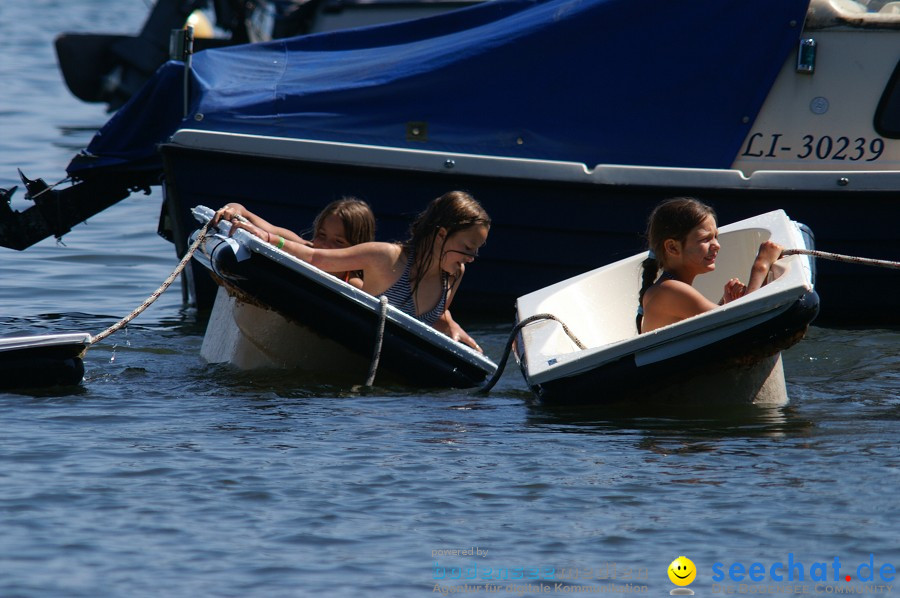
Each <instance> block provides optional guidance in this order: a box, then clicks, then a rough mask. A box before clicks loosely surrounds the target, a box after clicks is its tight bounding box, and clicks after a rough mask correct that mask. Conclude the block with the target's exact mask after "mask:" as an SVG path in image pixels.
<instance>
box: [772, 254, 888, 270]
mask: <svg viewBox="0 0 900 598" xmlns="http://www.w3.org/2000/svg"><path fill="white" fill-rule="evenodd" d="M781 255H782V257H784V256H786V255H809V256H812V257H816V258H822V259H825V260H834V261H836V262H847V263H848V264H862V265H864V266H879V267H881V268H894V269H896V270H900V262H892V261H889V260H876V259H872V258H868V257H856V256H853V255H841V254H840V253H829V252H827V251H819V250H817V249H785V250H784V251H782V252H781Z"/></svg>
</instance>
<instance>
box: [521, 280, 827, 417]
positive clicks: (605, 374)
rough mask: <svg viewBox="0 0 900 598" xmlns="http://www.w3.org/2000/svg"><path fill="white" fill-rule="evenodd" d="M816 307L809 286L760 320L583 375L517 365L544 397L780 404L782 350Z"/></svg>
mask: <svg viewBox="0 0 900 598" xmlns="http://www.w3.org/2000/svg"><path fill="white" fill-rule="evenodd" d="M818 310H819V297H818V295H817V293H816V292H815V291H809V292H808V293H806V294H805V295H803V297H801V298H800V299H799V300H797V301H796V302H795V303H794V304H793V305H792V306H790V308H789V309H787V310H786V311H784V312H783V313H781V314H778V315H776V316H774V317H772V318H771V319H769V320H768V321H766V322H764V323H762V324H758V325H756V326H754V327H752V328H750V329H747V330H745V331H743V332H740V333H738V334H735V335H733V336H730V337H727V338H723V339H722V340H720V341H717V342H714V343H711V344H708V345H706V346H703V347H700V348H697V349H694V350H692V351H686V352H683V353H681V354H677V355H673V356H671V357H669V358H667V359H664V360H660V361H656V362H653V363H648V364H644V365H639V364H638V363H637V360H636V358H635V355H634V354H630V355H626V356H623V357H622V358H620V359H618V360H616V361H613V362H611V363H607V364H604V365H601V366H598V367H596V368H593V369H591V370H589V371H587V372H584V373H581V374H577V375H573V376H566V377H560V378H557V379H555V380H550V381H546V382H543V383H539V384H531V383H530V382H529V379H528V374H527V372H526V368H527V362H526V361H525V360H522V361H521V362H520V364H521V366H522V371H523V374H524V375H525V378H526V382H529V387H530V388H531V390H532V391H533V392H534V394H535V395H536V396H537V397H538V398H539V399H541V400H543V401H546V402H565V403H585V404H592V405H597V404H603V403H613V402H638V403H641V402H678V403H690V402H692V401H702V402H704V403H710V402H717V401H722V402H728V403H756V404H767V405H773V404H781V403H785V402H787V396H786V394H785V391H784V373H783V370H782V368H781V359H780V355H781V351H782V350H784V349H787V348H789V347H791V346H793V345H794V344H796V343H797V342H798V341H800V340H801V339H802V338H803V336H804V335H805V334H806V331H807V329H808V327H809V324H810V323H811V322H812V321H813V319H814V318H815V317H816V314H817V313H818Z"/></svg>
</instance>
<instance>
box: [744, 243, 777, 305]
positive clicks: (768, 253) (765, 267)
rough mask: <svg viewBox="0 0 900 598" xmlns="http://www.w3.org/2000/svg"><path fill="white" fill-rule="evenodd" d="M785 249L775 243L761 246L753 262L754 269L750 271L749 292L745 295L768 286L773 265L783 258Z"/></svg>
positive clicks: (745, 292)
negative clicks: (767, 278)
mask: <svg viewBox="0 0 900 598" xmlns="http://www.w3.org/2000/svg"><path fill="white" fill-rule="evenodd" d="M782 251H784V248H783V247H782V246H781V245H779V244H778V243H775V242H773V241H766V242H764V243H762V244H761V245H760V246H759V252H757V254H756V259H755V260H754V261H753V267H752V268H751V269H750V280H749V281H748V282H747V290H746V291H744V294H745V295H746V294H747V293H752V292H753V291H755V290H756V289H758V288H760V287H762V286H763V285H764V284H766V276H768V275H769V270H771V269H772V264H774V263H775V262H777V261H778V258H780V257H781V252H782Z"/></svg>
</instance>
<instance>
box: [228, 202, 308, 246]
mask: <svg viewBox="0 0 900 598" xmlns="http://www.w3.org/2000/svg"><path fill="white" fill-rule="evenodd" d="M233 218H243V219H245V220H247V221H248V222H249V223H250V224H252V225H253V226H255V227H257V228H259V229H261V230H264V231H265V232H267V233H269V234H271V235H273V236H274V237H275V238H277V237H284V238H285V239H286V240H288V241H294V242H295V243H306V244H309V242H308V241H306V240H304V239H303V238H302V237H301V236H300V235H298V234H297V233H295V232H294V231H292V230H290V229H287V228H284V227H281V226H275V225H274V224H272V223H270V222H268V221H267V220H266V219H264V218H262V217H261V216H258V215H256V214H254V213H253V212H251V211H250V210H248V209H247V208H245V207H244V206H242V205H241V204H239V203H229V204H226V205H225V207H223V208H219V209H218V210H217V211H216V215H215V216H214V217H213V221H212V224H213V226H215V225H216V224H218V223H219V221H221V220H232V219H233ZM257 236H259V235H257Z"/></svg>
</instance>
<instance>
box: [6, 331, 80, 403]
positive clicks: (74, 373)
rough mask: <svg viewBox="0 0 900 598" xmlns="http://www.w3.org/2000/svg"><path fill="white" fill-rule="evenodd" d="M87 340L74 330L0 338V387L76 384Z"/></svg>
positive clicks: (26, 387)
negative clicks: (54, 333)
mask: <svg viewBox="0 0 900 598" xmlns="http://www.w3.org/2000/svg"><path fill="white" fill-rule="evenodd" d="M89 341H90V335H88V334H77V333H76V334H57V335H44V336H31V337H16V338H4V339H0V390H18V389H34V388H46V387H53V386H73V385H77V384H79V383H80V382H81V380H82V379H83V378H84V361H83V357H84V353H85V351H86V350H87V347H88V344H89Z"/></svg>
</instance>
